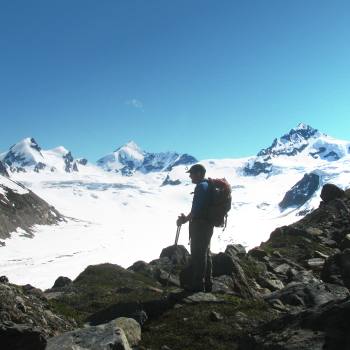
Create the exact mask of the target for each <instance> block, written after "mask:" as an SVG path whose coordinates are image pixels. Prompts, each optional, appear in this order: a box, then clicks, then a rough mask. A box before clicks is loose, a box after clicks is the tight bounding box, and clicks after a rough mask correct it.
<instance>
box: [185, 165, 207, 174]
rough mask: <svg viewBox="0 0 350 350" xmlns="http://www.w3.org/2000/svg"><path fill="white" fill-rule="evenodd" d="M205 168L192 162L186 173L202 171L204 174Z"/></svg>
mask: <svg viewBox="0 0 350 350" xmlns="http://www.w3.org/2000/svg"><path fill="white" fill-rule="evenodd" d="M205 172H206V169H205V168H204V166H203V165H202V164H194V165H192V166H191V168H190V169H189V170H187V171H186V173H190V174H191V173H202V174H205Z"/></svg>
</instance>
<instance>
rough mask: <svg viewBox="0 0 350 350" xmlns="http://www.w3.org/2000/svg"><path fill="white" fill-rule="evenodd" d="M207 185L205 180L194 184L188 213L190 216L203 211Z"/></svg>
mask: <svg viewBox="0 0 350 350" xmlns="http://www.w3.org/2000/svg"><path fill="white" fill-rule="evenodd" d="M207 186H208V185H207V183H205V182H202V183H201V184H199V185H197V186H196V188H195V190H194V196H193V202H192V209H191V213H190V215H191V218H192V217H197V216H199V215H200V214H201V212H202V211H203V208H205V205H206V199H207V189H208V187H207Z"/></svg>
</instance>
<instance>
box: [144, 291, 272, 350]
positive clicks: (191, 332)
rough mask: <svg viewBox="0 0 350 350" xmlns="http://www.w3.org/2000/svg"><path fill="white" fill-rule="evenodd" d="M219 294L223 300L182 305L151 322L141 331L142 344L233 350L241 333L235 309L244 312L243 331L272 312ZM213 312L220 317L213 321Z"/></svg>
mask: <svg viewBox="0 0 350 350" xmlns="http://www.w3.org/2000/svg"><path fill="white" fill-rule="evenodd" d="M220 297H221V298H223V299H224V300H225V303H219V304H218V303H203V304H197V305H184V306H183V307H181V308H177V309H172V310H169V311H168V312H166V313H165V314H163V315H162V316H161V317H160V318H159V319H156V320H153V321H150V322H149V323H148V325H147V327H146V328H145V330H144V332H143V334H142V337H143V340H142V345H143V346H145V347H146V348H151V349H152V350H157V349H160V348H161V347H162V346H163V345H167V346H169V347H170V348H171V349H173V350H177V349H179V350H180V349H181V350H183V349H191V350H203V349H213V350H216V349H230V350H232V349H234V345H235V342H236V341H237V339H238V337H239V336H240V335H241V332H242V328H241V326H240V325H239V322H240V321H239V320H238V318H237V312H238V311H240V312H243V313H244V314H245V315H247V318H246V319H247V322H248V325H247V327H245V332H246V331H247V330H248V329H249V327H250V326H251V327H255V325H256V322H262V321H266V320H269V319H271V318H272V317H273V315H274V314H273V313H271V312H270V310H269V308H268V306H267V305H266V304H265V303H264V302H262V301H257V300H255V301H248V300H244V299H240V298H238V297H234V296H229V295H225V296H222V295H220ZM213 311H215V312H218V313H220V314H221V315H222V316H223V320H221V321H213V320H212V319H211V313H212V312H213Z"/></svg>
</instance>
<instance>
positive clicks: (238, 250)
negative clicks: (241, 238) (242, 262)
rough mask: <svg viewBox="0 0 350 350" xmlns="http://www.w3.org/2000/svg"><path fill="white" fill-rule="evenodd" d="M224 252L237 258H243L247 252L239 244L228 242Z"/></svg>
mask: <svg viewBox="0 0 350 350" xmlns="http://www.w3.org/2000/svg"><path fill="white" fill-rule="evenodd" d="M225 253H226V254H228V255H230V256H231V257H232V258H237V259H240V258H243V257H244V256H245V255H246V254H247V252H246V250H245V248H244V247H243V246H242V245H241V244H229V245H228V246H227V247H226V249H225Z"/></svg>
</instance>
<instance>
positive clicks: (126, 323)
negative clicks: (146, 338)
mask: <svg viewBox="0 0 350 350" xmlns="http://www.w3.org/2000/svg"><path fill="white" fill-rule="evenodd" d="M111 323H114V325H115V326H116V327H118V328H121V329H122V330H123V331H124V333H125V336H126V339H127V340H128V342H129V345H130V346H132V347H133V346H136V345H137V344H138V343H139V342H140V341H141V326H140V324H139V323H138V322H137V321H135V320H134V319H132V318H127V317H119V318H117V319H116V320H114V321H112V322H111Z"/></svg>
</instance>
